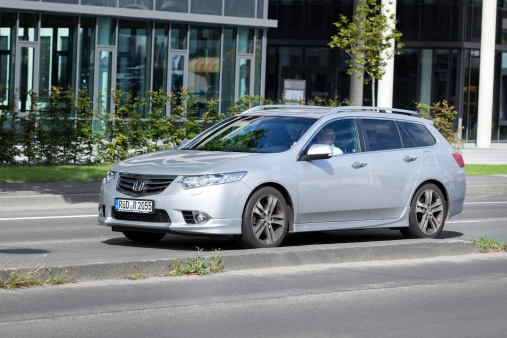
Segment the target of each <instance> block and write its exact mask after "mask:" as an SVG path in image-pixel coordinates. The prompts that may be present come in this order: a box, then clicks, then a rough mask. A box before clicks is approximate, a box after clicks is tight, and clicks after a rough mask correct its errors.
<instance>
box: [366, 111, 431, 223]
mask: <svg viewBox="0 0 507 338" xmlns="http://www.w3.org/2000/svg"><path fill="white" fill-rule="evenodd" d="M361 120H362V121H361V122H362V126H363V129H364V133H365V139H366V144H367V150H368V158H369V163H370V167H371V169H370V170H371V195H370V210H369V214H368V219H370V220H382V219H392V218H398V217H400V216H401V215H402V213H403V211H404V210H405V208H406V206H407V205H408V204H409V202H410V198H411V196H412V192H413V190H414V187H415V184H416V182H417V179H418V176H419V171H420V168H421V163H422V159H421V152H420V150H419V149H418V148H415V147H411V148H408V147H407V148H403V143H402V140H401V138H400V133H399V132H398V127H397V124H396V122H395V121H394V120H389V119H368V118H363V119H361Z"/></svg>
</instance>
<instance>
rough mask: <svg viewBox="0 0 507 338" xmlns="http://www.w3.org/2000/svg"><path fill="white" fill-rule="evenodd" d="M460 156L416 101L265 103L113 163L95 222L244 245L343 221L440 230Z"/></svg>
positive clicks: (410, 231)
mask: <svg viewBox="0 0 507 338" xmlns="http://www.w3.org/2000/svg"><path fill="white" fill-rule="evenodd" d="M463 166H464V163H463V158H462V156H461V155H460V154H459V153H457V152H456V151H455V150H454V148H453V147H452V146H451V145H450V144H449V143H448V142H447V141H446V139H445V138H444V137H443V136H442V135H441V134H440V133H439V132H438V131H437V130H436V129H435V128H434V127H433V124H432V122H431V121H429V120H426V119H423V118H421V117H420V116H419V115H418V114H417V113H415V112H413V111H408V110H400V109H391V108H373V107H338V108H324V107H310V106H260V107H255V108H252V109H250V110H247V111H245V112H244V113H242V114H239V115H236V116H232V117H230V118H228V119H226V120H224V121H222V122H221V123H219V124H217V125H215V126H213V127H212V128H210V129H208V130H206V131H205V132H203V133H202V134H200V135H198V136H197V137H195V138H194V139H192V140H191V141H190V142H189V143H188V144H186V145H185V146H183V147H180V148H179V149H172V150H165V151H158V152H153V153H149V154H145V155H141V156H137V157H133V158H130V159H128V160H126V161H123V162H121V163H118V164H116V165H115V166H113V167H112V168H111V170H110V171H109V172H108V173H107V176H106V177H105V179H104V181H103V184H102V187H101V192H100V201H99V215H98V221H99V223H100V224H101V225H105V226H109V227H111V228H112V230H113V231H119V232H122V233H123V234H124V235H125V236H126V237H127V238H129V239H131V240H134V241H157V240H160V239H161V238H163V237H164V236H165V234H166V233H170V232H177V233H185V234H205V235H232V236H234V237H235V238H236V239H237V240H238V242H239V243H240V244H241V245H242V246H243V247H249V248H258V247H274V246H278V245H280V243H282V241H283V239H284V238H285V236H286V234H287V233H292V232H294V233H295V232H305V231H323V230H339V229H366V228H391V229H399V230H400V231H401V232H402V234H403V235H404V236H406V237H418V238H428V237H429V238H435V237H437V236H438V235H439V234H440V233H441V231H442V228H443V226H444V223H445V221H446V219H447V218H449V217H451V216H454V215H456V214H458V213H460V212H461V211H462V209H463V201H464V198H465V189H466V183H465V174H464V171H463V169H462V168H463Z"/></svg>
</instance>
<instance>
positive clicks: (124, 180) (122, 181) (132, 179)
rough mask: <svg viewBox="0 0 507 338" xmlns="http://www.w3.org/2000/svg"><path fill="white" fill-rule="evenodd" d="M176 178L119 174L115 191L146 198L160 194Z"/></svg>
mask: <svg viewBox="0 0 507 338" xmlns="http://www.w3.org/2000/svg"><path fill="white" fill-rule="evenodd" d="M176 177H177V176H163V175H139V174H128V173H120V174H119V178H118V185H117V186H116V189H117V190H118V191H119V192H121V193H124V194H125V195H129V196H135V197H139V196H148V195H155V194H160V193H161V192H162V191H164V190H165V188H167V187H168V186H169V184H171V183H172V182H173V181H174V180H175V179H176Z"/></svg>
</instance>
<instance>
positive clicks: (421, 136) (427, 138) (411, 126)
mask: <svg viewBox="0 0 507 338" xmlns="http://www.w3.org/2000/svg"><path fill="white" fill-rule="evenodd" d="M398 124H399V125H400V126H401V129H403V131H405V132H406V133H407V134H408V136H409V137H410V139H411V141H412V142H413V143H414V144H415V145H416V146H417V147H429V146H432V145H434V144H435V143H436V142H437V141H436V140H435V138H434V137H433V135H431V133H430V131H429V130H428V129H427V128H426V127H425V126H424V125H422V124H419V123H410V122H400V121H398ZM406 148H410V147H406Z"/></svg>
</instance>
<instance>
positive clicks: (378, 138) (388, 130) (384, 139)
mask: <svg viewBox="0 0 507 338" xmlns="http://www.w3.org/2000/svg"><path fill="white" fill-rule="evenodd" d="M362 121H363V126H364V131H365V132H366V136H367V137H368V143H369V145H370V151H378V150H390V149H400V148H402V147H403V146H402V144H401V139H400V134H399V133H398V128H397V127H396V123H395V122H394V121H390V120H374V119H363V120H362Z"/></svg>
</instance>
